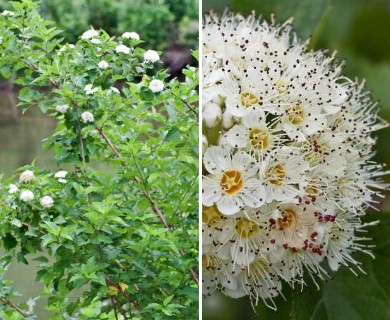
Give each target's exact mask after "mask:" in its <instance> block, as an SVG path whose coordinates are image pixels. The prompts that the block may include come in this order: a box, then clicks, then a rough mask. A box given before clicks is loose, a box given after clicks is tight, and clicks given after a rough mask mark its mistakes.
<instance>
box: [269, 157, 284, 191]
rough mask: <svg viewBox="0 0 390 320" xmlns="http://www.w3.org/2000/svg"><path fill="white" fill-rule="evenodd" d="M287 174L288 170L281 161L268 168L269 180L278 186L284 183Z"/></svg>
mask: <svg viewBox="0 0 390 320" xmlns="http://www.w3.org/2000/svg"><path fill="white" fill-rule="evenodd" d="M286 176H287V174H286V170H285V169H284V167H283V165H281V164H280V163H278V164H275V165H274V166H273V167H272V168H271V169H270V170H268V181H269V182H270V183H272V184H274V185H277V186H278V187H280V186H282V185H283V182H284V179H285V178H286Z"/></svg>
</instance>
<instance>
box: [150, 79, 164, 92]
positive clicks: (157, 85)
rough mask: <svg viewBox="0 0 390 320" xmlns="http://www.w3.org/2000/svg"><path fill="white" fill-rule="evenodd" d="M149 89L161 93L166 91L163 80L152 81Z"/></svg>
mask: <svg viewBox="0 0 390 320" xmlns="http://www.w3.org/2000/svg"><path fill="white" fill-rule="evenodd" d="M149 89H150V90H152V92H154V93H156V92H161V91H163V90H164V82H162V81H161V80H157V79H154V80H152V81H150V84H149Z"/></svg>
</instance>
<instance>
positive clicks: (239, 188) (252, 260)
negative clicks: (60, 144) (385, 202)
mask: <svg viewBox="0 0 390 320" xmlns="http://www.w3.org/2000/svg"><path fill="white" fill-rule="evenodd" d="M291 21H292V20H289V21H287V22H285V23H284V24H282V25H277V24H276V23H275V22H274V21H273V19H271V22H267V21H258V20H257V19H256V17H255V16H254V15H251V16H250V17H248V18H243V17H242V16H240V15H236V16H234V15H226V16H224V17H223V18H218V17H216V16H208V17H206V18H205V22H204V29H203V39H202V41H203V48H202V52H203V57H202V63H203V70H202V76H203V81H202V85H203V88H202V93H203V94H202V108H203V110H202V117H203V119H202V120H203V128H204V130H203V136H202V154H203V166H204V172H205V174H204V176H203V181H202V192H203V196H202V202H203V203H202V204H203V207H202V251H203V258H202V260H203V274H204V278H203V279H204V282H203V290H204V292H205V294H206V295H209V294H211V293H212V292H213V291H215V290H216V289H219V290H221V291H223V292H224V294H226V295H228V296H230V297H233V298H238V297H242V296H249V297H250V299H251V300H252V303H253V305H257V303H258V301H260V300H262V301H263V302H264V303H265V305H267V306H268V307H270V308H272V309H276V305H275V302H274V301H273V298H275V297H276V296H278V295H279V294H281V292H282V283H285V284H288V285H290V286H291V287H293V288H295V287H302V288H303V287H304V286H305V285H306V279H310V278H312V279H313V281H314V282H315V281H316V280H315V279H316V278H317V277H318V278H320V279H321V280H325V279H327V278H330V274H328V271H327V269H328V268H324V263H328V265H329V268H330V269H331V270H332V271H336V270H337V269H338V268H339V267H340V266H345V267H347V268H348V269H350V270H351V271H352V272H353V273H356V271H358V270H360V271H362V268H361V263H360V262H359V261H358V260H357V259H356V258H355V257H354V253H355V252H364V253H366V254H369V255H371V252H370V248H371V247H372V245H367V244H366V243H368V241H367V240H371V239H370V238H369V237H367V234H364V233H365V232H367V230H366V227H368V226H370V225H375V224H376V222H372V223H362V219H361V216H363V215H365V213H366V211H367V209H368V208H376V207H377V203H378V199H380V198H383V195H382V191H383V190H386V189H387V188H388V186H387V185H386V184H384V182H383V181H382V176H383V175H385V174H387V173H389V172H384V171H383V166H382V165H379V164H377V163H376V162H375V161H374V160H373V156H374V154H375V151H374V146H375V142H376V140H375V137H373V136H372V133H373V132H374V131H377V130H379V129H381V128H384V127H386V126H387V124H386V123H385V122H384V121H382V120H381V119H380V118H379V117H378V108H377V106H376V103H374V102H372V100H371V97H370V95H369V94H368V93H367V92H366V91H365V89H364V83H362V84H358V83H356V81H353V80H350V79H348V78H346V77H344V76H343V75H342V74H341V71H342V65H340V64H337V62H335V61H336V60H335V59H334V57H333V56H332V57H327V56H326V54H325V52H324V51H319V52H315V51H313V50H309V49H308V48H307V42H304V41H301V40H300V39H298V37H297V36H295V34H293V33H292V32H291V30H292V26H291ZM355 270H356V271H355ZM317 286H318V285H317Z"/></svg>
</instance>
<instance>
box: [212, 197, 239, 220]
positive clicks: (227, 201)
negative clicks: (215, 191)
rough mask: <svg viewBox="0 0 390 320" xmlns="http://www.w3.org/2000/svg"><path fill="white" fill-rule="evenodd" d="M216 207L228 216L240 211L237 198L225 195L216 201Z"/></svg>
mask: <svg viewBox="0 0 390 320" xmlns="http://www.w3.org/2000/svg"><path fill="white" fill-rule="evenodd" d="M217 208H218V210H219V211H220V212H221V213H223V214H226V215H228V216H229V215H232V214H235V213H237V212H238V211H240V201H239V198H237V197H232V196H227V195H225V196H223V197H222V198H221V199H220V200H219V201H218V202H217Z"/></svg>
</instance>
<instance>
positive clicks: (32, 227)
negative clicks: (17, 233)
mask: <svg viewBox="0 0 390 320" xmlns="http://www.w3.org/2000/svg"><path fill="white" fill-rule="evenodd" d="M22 225H24V226H26V227H29V228H31V229H34V230H35V231H37V232H39V233H40V234H41V235H45V234H46V232H44V231H42V230H39V229H38V228H35V227H34V226H32V225H31V224H29V223H27V222H22Z"/></svg>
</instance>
